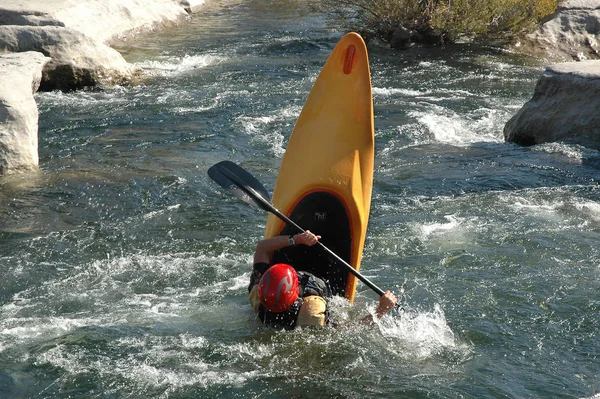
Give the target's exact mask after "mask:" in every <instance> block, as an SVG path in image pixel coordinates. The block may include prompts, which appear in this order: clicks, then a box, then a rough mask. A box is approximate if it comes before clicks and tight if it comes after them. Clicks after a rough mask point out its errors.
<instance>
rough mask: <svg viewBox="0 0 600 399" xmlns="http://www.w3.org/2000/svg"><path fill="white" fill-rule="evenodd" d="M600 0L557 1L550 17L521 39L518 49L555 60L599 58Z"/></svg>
mask: <svg viewBox="0 0 600 399" xmlns="http://www.w3.org/2000/svg"><path fill="white" fill-rule="evenodd" d="M599 39H600V1H598V0H570V1H566V2H564V3H559V6H558V9H557V12H556V13H555V15H554V16H553V18H552V19H550V20H549V21H547V22H546V23H544V24H542V25H541V26H540V27H539V28H538V29H537V30H536V31H535V32H533V33H531V34H529V35H526V36H525V38H523V40H522V41H521V46H519V47H520V49H521V50H520V51H528V52H531V53H533V54H537V55H542V56H544V57H547V58H549V59H550V60H554V61H572V60H584V59H598V50H597V49H596V48H595V43H597V42H598V40H599Z"/></svg>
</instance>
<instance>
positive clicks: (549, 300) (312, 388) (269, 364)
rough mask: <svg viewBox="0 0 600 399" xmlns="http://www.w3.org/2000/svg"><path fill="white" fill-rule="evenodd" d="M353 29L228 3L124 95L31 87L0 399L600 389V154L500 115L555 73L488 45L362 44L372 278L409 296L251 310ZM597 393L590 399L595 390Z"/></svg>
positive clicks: (285, 10) (176, 31)
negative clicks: (239, 193)
mask: <svg viewBox="0 0 600 399" xmlns="http://www.w3.org/2000/svg"><path fill="white" fill-rule="evenodd" d="M342 34H343V32H340V31H337V30H335V29H333V28H331V27H330V26H329V25H328V24H327V22H326V20H325V19H322V18H318V17H315V16H308V15H304V14H302V13H301V10H299V9H296V8H294V6H293V3H291V2H290V3H285V4H284V5H281V3H275V2H270V1H267V0H258V1H247V0H237V1H221V2H214V3H211V4H208V5H207V6H206V7H205V10H204V11H203V12H201V13H199V14H197V15H194V16H193V17H192V18H191V20H190V21H188V22H187V23H185V24H182V25H180V26H179V27H176V28H173V29H168V30H164V31H161V32H155V33H149V34H145V35H143V37H139V38H136V39H133V40H129V41H128V42H126V43H125V44H123V45H122V48H121V50H122V51H123V53H124V54H125V56H126V58H127V59H128V60H129V61H131V62H133V63H136V64H138V65H139V66H141V67H143V68H144V69H145V70H146V71H147V72H148V73H149V74H150V75H151V77H150V78H149V79H148V80H147V81H146V83H144V84H142V85H139V86H136V87H133V88H114V89H110V90H106V91H102V92H78V93H69V94H62V93H40V94H38V95H37V101H38V104H39V107H40V129H39V133H40V134H39V136H40V164H41V172H40V173H38V174H32V175H27V176H15V177H5V178H2V179H1V180H0V270H1V271H2V273H3V278H2V280H1V283H0V284H1V285H0V287H1V289H0V398H67V397H68V398H96V397H100V398H215V397H224V398H228V397H240V398H249V397H256V398H259V397H260V398H367V397H373V398H376V397H380V398H425V397H427V398H590V397H593V396H594V395H595V394H597V393H598V392H600V376H599V371H600V359H599V356H600V338H599V335H598V333H597V331H598V325H599V322H600V314H599V311H600V299H599V295H598V292H600V279H599V272H600V249H599V248H600V246H599V245H598V242H599V240H600V184H599V182H600V153H598V152H596V151H593V150H590V149H586V148H583V147H578V146H574V145H566V144H556V143H555V144H545V145H539V146H534V147H530V148H522V147H518V146H515V145H512V144H506V143H504V142H503V139H502V128H503V126H504V123H505V122H506V121H507V120H508V119H509V118H510V116H512V115H513V114H514V113H515V112H516V111H517V110H518V109H519V107H520V106H521V105H522V104H523V103H524V102H525V101H527V100H528V99H529V98H530V97H531V94H532V92H533V87H534V85H535V82H536V80H537V77H538V76H539V74H540V73H541V71H542V66H541V65H540V64H538V63H536V62H535V61H534V60H530V59H526V58H523V57H517V56H515V55H511V54H503V53H500V52H497V51H494V50H493V49H476V48H472V47H461V48H453V49H414V50H411V51H407V52H392V51H390V50H388V49H385V48H383V47H378V46H377V45H371V46H370V47H369V54H370V62H371V72H372V78H373V91H374V104H375V117H376V121H375V124H376V170H375V184H374V193H373V194H374V195H373V203H372V214H371V219H370V225H369V235H368V238H367V243H366V248H365V253H364V258H363V263H362V267H363V270H362V271H363V273H364V274H365V275H366V276H367V277H369V278H370V279H372V280H373V281H374V282H375V283H376V284H377V285H379V286H381V287H383V288H390V289H393V290H394V291H395V292H396V293H397V294H398V295H399V296H401V297H402V300H403V302H404V304H405V313H404V314H403V315H402V316H401V317H400V316H398V315H391V316H389V317H385V318H384V319H382V320H381V321H380V322H379V323H378V324H377V325H376V326H374V327H371V328H369V327H365V326H352V325H351V322H350V320H356V319H358V318H359V317H360V316H362V315H364V314H366V312H367V311H372V310H373V307H374V304H375V301H376V297H375V295H374V294H373V293H372V292H371V291H370V290H369V289H368V288H366V287H365V286H364V285H362V284H359V292H358V295H357V301H356V303H355V304H354V305H352V306H350V305H348V304H347V303H344V301H343V300H339V301H336V303H334V312H335V313H336V314H337V315H338V317H339V318H342V319H348V320H349V324H350V325H351V326H349V327H348V328H345V329H342V330H331V329H325V330H304V331H293V332H276V331H272V330H269V329H267V328H264V327H262V326H261V325H260V324H258V323H257V322H256V321H255V320H254V318H253V314H252V311H251V308H250V306H249V304H248V301H247V297H246V292H247V291H246V285H247V281H248V278H249V271H250V268H251V265H250V264H251V255H252V252H253V248H254V245H255V243H256V241H257V240H259V239H260V238H261V236H262V234H263V230H264V225H265V221H266V215H265V214H264V213H263V212H261V211H257V210H254V209H252V208H250V207H248V206H247V205H246V204H244V203H241V202H240V201H238V200H236V199H235V198H231V197H228V196H227V195H225V194H223V193H222V192H221V191H220V189H219V188H218V187H216V186H215V185H214V184H213V183H212V182H211V181H210V179H209V178H208V177H207V175H206V170H207V169H208V168H209V167H210V166H211V165H213V164H214V163H216V162H218V161H220V160H223V159H230V160H233V161H235V162H237V163H239V164H241V165H242V166H243V167H244V168H246V169H248V170H249V171H251V172H252V173H253V174H254V175H255V176H257V177H258V178H259V180H261V181H262V182H263V183H264V184H265V186H266V187H267V188H268V189H269V190H272V188H273V184H274V182H275V179H276V173H277V170H278V168H279V164H280V162H281V157H282V155H283V153H284V150H285V145H286V143H287V139H288V138H289V135H290V133H291V131H292V128H293V125H294V123H295V120H296V118H297V116H298V114H299V112H300V110H301V107H302V105H303V103H304V100H305V99H306V96H307V94H308V92H309V90H310V88H311V87H312V84H313V82H314V80H315V79H316V76H317V74H318V73H319V71H320V68H321V67H322V66H323V64H324V62H325V60H326V58H327V56H328V55H329V53H330V51H331V50H332V49H333V47H334V45H335V43H336V42H337V40H338V39H339V38H340V37H341V36H342ZM596 397H597V396H596Z"/></svg>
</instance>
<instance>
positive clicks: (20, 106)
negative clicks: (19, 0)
mask: <svg viewBox="0 0 600 399" xmlns="http://www.w3.org/2000/svg"><path fill="white" fill-rule="evenodd" d="M48 61H50V58H48V57H45V56H44V55H43V54H42V53H38V52H32V51H30V52H23V53H18V54H4V55H0V71H2V73H0V175H3V174H6V173H9V172H14V171H19V170H33V169H36V168H37V167H38V136H37V134H38V133H37V129H38V109H37V104H36V102H35V99H34V98H33V94H34V93H35V92H36V91H37V89H38V86H39V85H40V81H41V79H42V67H43V66H44V64H45V63H46V62H48Z"/></svg>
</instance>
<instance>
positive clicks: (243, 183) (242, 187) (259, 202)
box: [208, 161, 400, 309]
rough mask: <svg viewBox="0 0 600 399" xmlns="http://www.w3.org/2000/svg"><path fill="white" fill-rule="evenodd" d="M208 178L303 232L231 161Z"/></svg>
mask: <svg viewBox="0 0 600 399" xmlns="http://www.w3.org/2000/svg"><path fill="white" fill-rule="evenodd" d="M208 176H209V177H210V178H211V179H213V180H214V181H215V182H216V183H217V184H218V185H220V186H221V187H223V188H225V189H226V190H227V191H229V192H230V193H232V194H233V195H235V196H236V197H238V198H240V199H241V200H242V201H244V202H247V203H248V204H250V205H256V206H258V207H259V208H261V209H263V210H265V211H267V212H271V213H272V214H274V215H275V216H277V217H278V218H279V219H281V220H283V221H284V222H285V223H287V224H288V225H290V226H293V227H294V228H296V229H297V230H298V231H300V232H304V231H305V230H304V229H303V228H302V227H300V226H298V225H297V224H296V223H295V222H294V221H292V220H291V219H290V218H288V217H287V216H285V215H284V214H283V213H281V212H280V211H279V210H278V209H277V208H275V207H274V206H273V205H272V204H271V202H270V197H269V193H268V192H267V190H266V189H265V188H264V187H263V185H262V184H261V183H260V182H259V181H258V180H257V179H256V178H255V177H254V176H252V175H251V174H250V173H249V172H248V171H246V170H245V169H243V168H242V167H241V166H238V165H236V164H235V163H233V162H231V161H221V162H219V163H217V164H215V165H213V166H211V167H210V168H209V169H208ZM317 245H319V246H320V247H321V248H322V249H323V250H325V251H326V252H327V253H328V254H330V255H331V256H333V257H334V258H335V259H336V260H337V261H338V262H339V263H340V264H342V265H343V266H344V267H345V268H346V269H348V272H350V273H352V274H353V275H354V276H356V278H358V279H359V280H360V281H362V282H363V283H365V284H366V285H367V287H369V288H370V289H372V290H373V291H375V292H376V293H377V294H378V295H379V296H383V295H384V294H385V292H384V291H383V290H382V289H381V288H379V287H378V286H376V285H375V284H373V282H371V281H370V280H369V279H368V278H366V277H365V276H363V275H362V274H360V272H359V271H358V270H356V269H354V268H353V267H352V266H350V265H349V264H348V262H346V261H345V260H343V259H342V258H340V257H339V256H338V255H337V254H335V253H334V252H333V251H332V250H330V249H329V248H327V247H326V246H325V245H323V243H322V242H321V241H318V242H317ZM396 308H398V309H400V305H399V304H398V303H396Z"/></svg>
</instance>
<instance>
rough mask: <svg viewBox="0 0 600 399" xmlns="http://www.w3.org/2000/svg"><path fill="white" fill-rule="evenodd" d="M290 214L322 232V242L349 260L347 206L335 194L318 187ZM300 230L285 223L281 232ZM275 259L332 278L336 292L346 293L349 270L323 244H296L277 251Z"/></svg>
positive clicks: (335, 293) (308, 226) (350, 240)
mask: <svg viewBox="0 0 600 399" xmlns="http://www.w3.org/2000/svg"><path fill="white" fill-rule="evenodd" d="M289 218H290V219H291V220H292V221H294V222H295V223H296V224H298V225H299V226H302V227H303V228H304V229H306V230H310V231H311V232H313V233H314V234H316V235H320V236H321V240H320V241H321V242H322V243H323V245H325V246H326V247H328V248H329V249H330V250H332V251H333V252H334V253H335V254H337V255H338V256H339V257H340V258H342V259H343V260H345V261H346V262H347V263H350V254H351V250H352V233H351V229H350V221H349V218H348V213H347V210H346V207H345V206H344V204H343V203H342V201H340V199H339V198H338V197H336V196H335V195H333V194H331V193H328V192H324V191H317V192H313V193H311V194H308V195H307V196H305V197H304V198H302V200H300V202H299V203H298V204H297V205H296V207H295V208H294V210H293V211H292V213H291V215H290V216H289ZM296 233H298V231H297V230H296V229H295V228H294V227H293V226H289V225H286V226H285V227H284V228H283V230H282V231H281V233H280V234H281V235H290V234H296ZM271 262H272V263H273V264H275V263H287V264H289V265H292V266H293V267H294V268H295V269H297V270H301V271H306V272H309V273H312V274H314V275H316V276H319V277H321V278H323V279H326V280H328V281H329V284H330V285H331V290H332V292H333V295H340V296H344V295H345V294H346V284H347V282H348V276H349V273H348V270H347V269H346V267H344V266H343V265H341V264H338V263H339V262H338V261H336V260H335V259H334V258H333V257H332V256H331V255H329V254H328V253H327V252H326V251H324V250H323V249H322V248H321V247H320V246H318V245H314V246H312V247H307V246H304V245H297V246H293V247H286V248H283V249H280V250H278V251H276V252H275V254H274V256H273V259H272V260H271Z"/></svg>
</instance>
